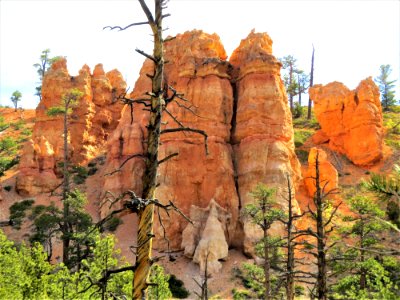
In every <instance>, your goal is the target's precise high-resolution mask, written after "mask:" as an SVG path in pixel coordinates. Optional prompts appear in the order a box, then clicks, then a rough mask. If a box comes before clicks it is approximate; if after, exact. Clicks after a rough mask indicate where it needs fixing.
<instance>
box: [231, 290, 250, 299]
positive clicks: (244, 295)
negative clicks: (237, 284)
mask: <svg viewBox="0 0 400 300" xmlns="http://www.w3.org/2000/svg"><path fill="white" fill-rule="evenodd" d="M232 294H233V299H234V300H246V299H251V293H250V292H249V291H248V290H244V289H233V290H232Z"/></svg>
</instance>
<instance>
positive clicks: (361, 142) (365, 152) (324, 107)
mask: <svg viewBox="0 0 400 300" xmlns="http://www.w3.org/2000/svg"><path fill="white" fill-rule="evenodd" d="M309 94H310V97H311V99H312V100H313V102H314V112H315V115H316V117H317V119H318V122H319V123H320V125H321V132H319V133H318V135H317V138H315V139H314V141H318V140H319V141H321V143H322V142H327V141H329V147H330V148H331V149H332V150H334V151H337V152H339V153H342V154H345V155H346V156H347V157H348V158H349V159H350V160H351V161H352V162H353V163H354V164H356V165H360V166H365V165H371V164H373V163H375V162H377V161H379V160H380V159H381V158H382V156H383V153H382V149H383V124H382V107H381V102H380V99H379V88H378V87H377V86H376V84H375V83H374V82H373V80H372V78H371V77H369V78H367V79H365V80H362V81H361V82H360V84H359V85H358V87H357V88H356V89H355V90H353V91H352V90H350V89H348V88H347V87H346V86H345V85H343V84H342V83H340V82H332V83H329V84H327V85H325V86H323V85H320V84H318V85H314V86H313V87H311V88H310V89H309Z"/></svg>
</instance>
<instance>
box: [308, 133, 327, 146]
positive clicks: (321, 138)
mask: <svg viewBox="0 0 400 300" xmlns="http://www.w3.org/2000/svg"><path fill="white" fill-rule="evenodd" d="M311 139H312V142H313V143H314V144H316V145H321V144H325V143H327V142H329V136H327V135H326V133H325V132H323V131H322V130H318V131H317V132H315V133H314V134H313V136H312V137H311Z"/></svg>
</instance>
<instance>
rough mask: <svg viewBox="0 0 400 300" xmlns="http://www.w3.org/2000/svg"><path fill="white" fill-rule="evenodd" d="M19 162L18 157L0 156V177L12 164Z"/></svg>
mask: <svg viewBox="0 0 400 300" xmlns="http://www.w3.org/2000/svg"><path fill="white" fill-rule="evenodd" d="M18 163H19V157H14V158H10V157H0V177H1V176H3V175H4V172H5V171H7V170H9V169H11V168H12V167H13V166H15V165H16V164H18Z"/></svg>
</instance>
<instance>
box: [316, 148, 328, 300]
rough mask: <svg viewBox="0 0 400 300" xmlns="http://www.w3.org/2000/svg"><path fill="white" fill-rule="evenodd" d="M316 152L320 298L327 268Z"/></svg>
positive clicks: (324, 293)
mask: <svg viewBox="0 0 400 300" xmlns="http://www.w3.org/2000/svg"><path fill="white" fill-rule="evenodd" d="M318 156H319V155H318V153H317V156H316V160H315V187H316V192H315V196H314V201H315V206H316V227H317V228H316V229H317V251H318V253H317V265H318V274H317V296H318V299H320V300H326V299H327V293H328V291H327V280H326V275H327V269H326V251H325V246H326V245H325V224H324V216H323V212H324V210H323V204H324V203H323V194H322V193H323V192H322V189H321V182H320V176H319V161H318Z"/></svg>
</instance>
